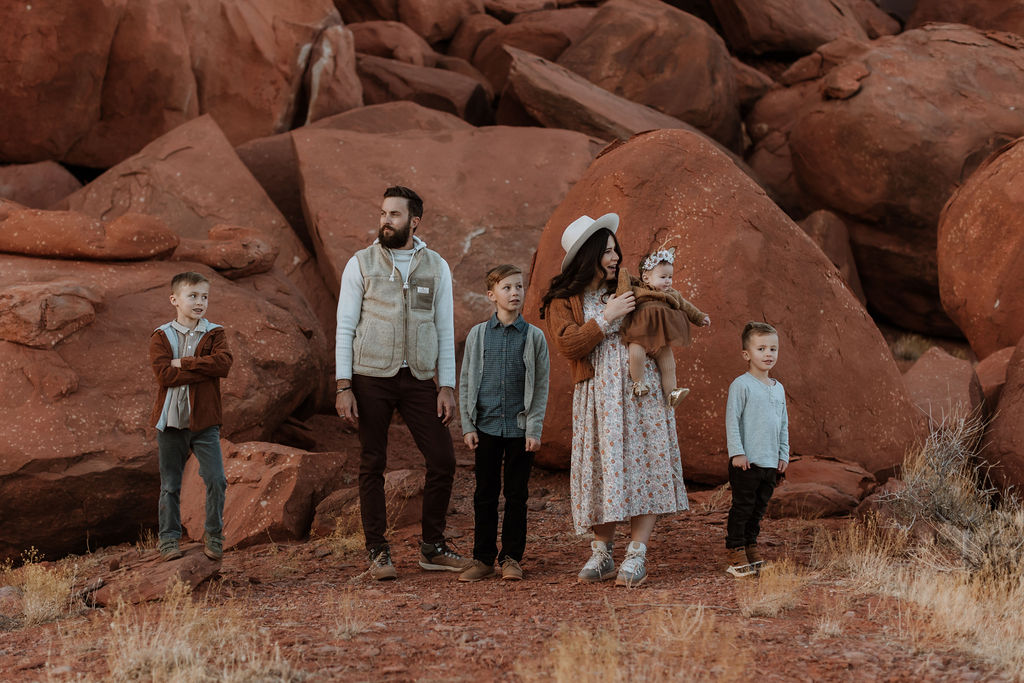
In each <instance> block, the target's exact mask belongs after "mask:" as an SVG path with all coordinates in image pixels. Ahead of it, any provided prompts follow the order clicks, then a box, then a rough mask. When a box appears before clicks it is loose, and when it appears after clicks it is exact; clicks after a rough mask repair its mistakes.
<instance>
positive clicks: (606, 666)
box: [515, 605, 751, 683]
mask: <svg viewBox="0 0 1024 683" xmlns="http://www.w3.org/2000/svg"><path fill="white" fill-rule="evenodd" d="M741 645H742V639H741V638H740V635H739V633H738V631H737V630H736V627H735V626H733V625H731V624H728V623H725V622H722V621H720V620H719V619H717V618H716V616H715V614H714V613H713V612H712V610H711V609H709V608H707V607H704V606H702V605H696V606H679V607H662V608H659V609H656V610H654V611H653V612H652V613H651V617H650V620H649V622H648V623H647V624H646V626H640V627H638V628H636V629H632V628H631V629H629V635H628V637H627V636H626V635H624V634H623V629H622V628H621V627H620V624H619V621H618V619H617V617H616V616H615V614H614V613H612V614H611V616H610V618H609V620H608V623H607V624H606V625H605V626H603V627H597V628H594V627H588V626H574V627H565V628H563V629H562V630H561V631H559V633H558V635H557V636H556V637H555V638H554V640H553V642H552V644H551V646H550V648H549V649H548V651H547V652H546V653H545V654H543V655H542V656H541V657H539V658H531V659H529V660H520V661H519V662H517V664H516V667H515V671H516V673H517V674H518V675H519V676H520V677H521V678H522V679H523V680H524V681H528V682H529V681H559V682H561V681H565V682H570V681H571V682H576V681H581V682H588V681H594V682H595V683H596V682H598V681H600V682H602V683H606V682H612V683H615V682H622V683H626V682H629V681H651V682H654V683H658V682H660V681H678V680H686V681H700V680H713V681H735V680H741V679H744V678H746V677H747V672H748V670H749V667H750V664H751V661H750V656H749V653H748V652H747V651H746V650H745V649H743V648H742V647H741Z"/></svg>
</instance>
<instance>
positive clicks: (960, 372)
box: [903, 346, 985, 428]
mask: <svg viewBox="0 0 1024 683" xmlns="http://www.w3.org/2000/svg"><path fill="white" fill-rule="evenodd" d="M903 383H904V384H905V385H906V387H907V392H908V393H909V394H910V400H912V401H913V402H914V405H916V406H917V408H918V410H920V411H921V412H922V413H923V414H924V415H926V416H927V417H928V422H929V424H930V425H931V426H932V427H933V428H934V427H938V426H940V425H942V424H943V423H945V422H947V421H950V420H955V419H957V418H962V417H964V416H966V415H969V414H970V413H972V412H974V411H976V410H979V409H980V408H981V404H982V402H983V401H984V400H985V395H984V392H982V389H981V382H980V381H978V375H977V374H975V372H974V367H973V366H972V365H971V363H970V361H966V360H962V359H960V358H954V357H953V356H951V355H949V354H948V353H946V352H945V351H943V350H942V349H940V348H939V347H937V346H933V347H932V348H930V349H928V350H927V351H926V352H925V353H924V354H923V355H922V356H921V357H920V358H918V359H917V362H916V363H914V365H913V367H911V368H910V369H909V370H907V372H906V374H904V375H903Z"/></svg>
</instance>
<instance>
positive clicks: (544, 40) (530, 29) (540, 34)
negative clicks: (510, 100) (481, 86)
mask: <svg viewBox="0 0 1024 683" xmlns="http://www.w3.org/2000/svg"><path fill="white" fill-rule="evenodd" d="M506 47H514V48H518V49H520V50H523V51H525V52H529V53H531V54H535V55H537V56H538V57H543V58H544V59H548V60H551V61H554V60H556V59H558V56H559V55H561V54H562V52H564V51H565V48H567V47H569V37H568V36H566V35H565V32H564V31H562V30H561V29H559V28H557V27H554V26H549V25H547V24H546V23H542V22H518V23H514V24H509V25H508V26H502V27H501V28H498V29H497V30H495V31H492V32H491V34H490V35H488V36H487V37H486V38H484V39H483V41H481V42H480V45H479V47H477V49H476V52H475V53H474V54H473V66H475V67H476V68H477V69H479V70H480V72H481V73H482V74H483V75H484V76H486V77H487V80H488V81H490V83H491V85H492V86H494V90H495V91H497V92H501V89H502V88H504V87H505V81H506V79H507V78H508V70H509V65H510V64H511V62H512V57H511V55H510V54H509V53H508V52H507V51H506V50H505V49H504V48H506Z"/></svg>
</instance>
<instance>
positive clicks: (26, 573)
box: [2, 548, 85, 626]
mask: <svg viewBox="0 0 1024 683" xmlns="http://www.w3.org/2000/svg"><path fill="white" fill-rule="evenodd" d="M21 559H22V563H23V564H22V566H21V567H19V568H18V569H14V568H13V565H12V563H7V564H6V565H5V566H4V567H3V571H2V574H3V581H2V583H4V584H7V585H11V586H15V587H16V588H18V589H19V590H20V592H21V593H20V594H21V605H22V624H23V625H24V626H35V625H38V624H45V623H48V622H51V621H56V620H58V619H62V618H64V617H68V616H72V615H74V614H77V613H79V612H80V611H81V610H82V609H84V607H85V606H84V604H83V603H82V602H81V601H80V600H78V599H77V598H76V596H75V590H74V589H75V581H76V579H77V577H78V565H77V564H74V563H71V562H59V563H55V564H50V563H44V562H43V556H42V555H41V554H39V553H38V552H37V551H36V549H35V548H29V549H28V550H27V551H25V552H24V553H22V556H21Z"/></svg>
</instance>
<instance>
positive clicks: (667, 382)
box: [654, 346, 676, 397]
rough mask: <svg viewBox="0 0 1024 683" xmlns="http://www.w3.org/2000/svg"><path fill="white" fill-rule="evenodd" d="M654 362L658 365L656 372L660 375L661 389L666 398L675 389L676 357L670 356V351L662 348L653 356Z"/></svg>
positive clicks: (667, 348) (665, 347) (664, 347)
mask: <svg viewBox="0 0 1024 683" xmlns="http://www.w3.org/2000/svg"><path fill="white" fill-rule="evenodd" d="M654 361H655V362H656V363H657V364H658V372H660V373H661V388H662V390H664V392H665V396H666V397H667V396H668V395H669V393H671V391H672V390H673V389H675V388H676V357H675V356H674V355H672V349H671V348H670V347H668V346H662V347H661V348H660V349H658V351H657V353H655V354H654Z"/></svg>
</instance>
